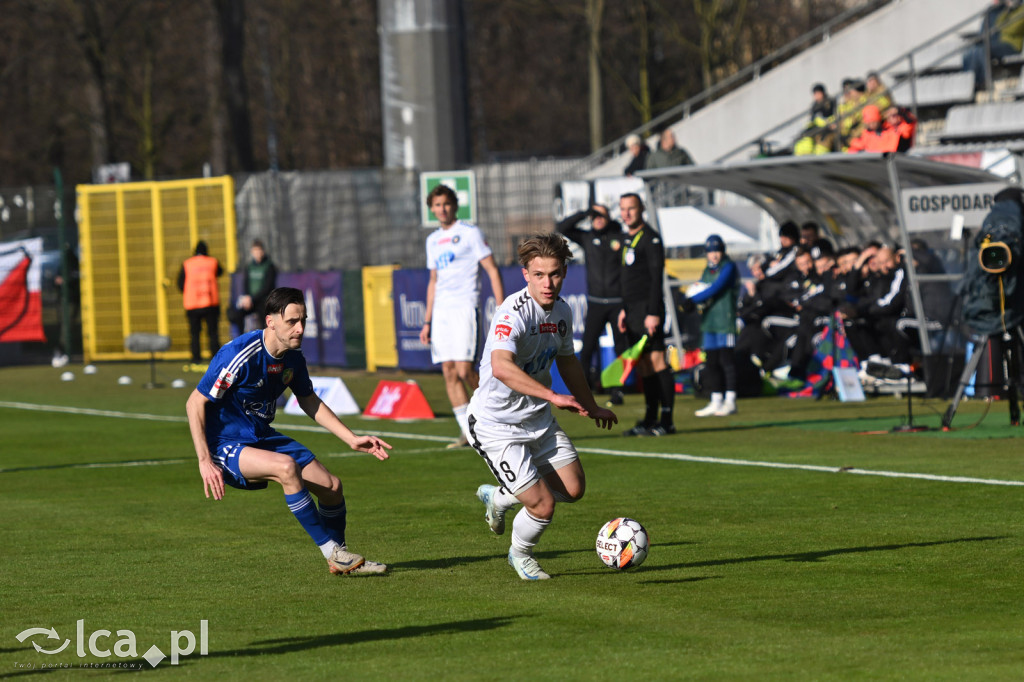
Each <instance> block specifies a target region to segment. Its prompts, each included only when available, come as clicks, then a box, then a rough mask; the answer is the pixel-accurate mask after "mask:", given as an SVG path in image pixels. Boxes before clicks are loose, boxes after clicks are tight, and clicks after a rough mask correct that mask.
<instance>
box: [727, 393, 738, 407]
mask: <svg viewBox="0 0 1024 682" xmlns="http://www.w3.org/2000/svg"><path fill="white" fill-rule="evenodd" d="M725 402H727V403H729V404H730V405H735V404H736V391H726V392H725Z"/></svg>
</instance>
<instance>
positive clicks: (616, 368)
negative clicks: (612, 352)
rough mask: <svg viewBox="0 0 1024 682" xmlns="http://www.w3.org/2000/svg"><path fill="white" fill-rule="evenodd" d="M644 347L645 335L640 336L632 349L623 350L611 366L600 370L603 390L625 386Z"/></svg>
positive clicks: (645, 342)
mask: <svg viewBox="0 0 1024 682" xmlns="http://www.w3.org/2000/svg"><path fill="white" fill-rule="evenodd" d="M645 345H647V334H644V335H643V336H641V337H640V340H639V341H637V342H636V344H635V345H634V346H633V347H632V348H627V349H626V350H624V351H623V352H622V355H620V356H619V357H617V358H615V361H614V362H612V364H610V365H608V366H607V367H605V368H604V369H603V370H601V385H602V386H604V387H605V388H615V387H617V386H622V385H623V384H625V383H626V379H628V378H629V375H630V373H631V372H632V371H633V368H634V367H635V366H636V361H637V358H639V357H640V354H641V353H643V352H644V346H645Z"/></svg>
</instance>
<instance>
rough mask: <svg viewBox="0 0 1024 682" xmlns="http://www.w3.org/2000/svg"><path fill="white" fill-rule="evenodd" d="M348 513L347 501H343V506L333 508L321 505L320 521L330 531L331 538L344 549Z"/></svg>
mask: <svg viewBox="0 0 1024 682" xmlns="http://www.w3.org/2000/svg"><path fill="white" fill-rule="evenodd" d="M347 511H348V510H347V509H346V508H345V500H342V501H341V504H338V505H335V506H333V507H330V506H327V505H326V504H321V505H320V519H321V520H322V521H323V524H324V525H325V526H326V527H327V530H328V531H330V533H331V538H333V539H334V541H335V542H337V543H338V544H339V545H341V546H342V547H344V546H345V521H346V516H347Z"/></svg>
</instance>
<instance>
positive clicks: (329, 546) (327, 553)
mask: <svg viewBox="0 0 1024 682" xmlns="http://www.w3.org/2000/svg"><path fill="white" fill-rule="evenodd" d="M337 546H338V543H337V542H335V541H334V540H329V541H328V542H325V543H324V544H322V545H320V551H321V552H323V553H324V558H325V559H330V558H331V553H332V552H334V548H335V547H337Z"/></svg>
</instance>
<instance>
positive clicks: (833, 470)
mask: <svg viewBox="0 0 1024 682" xmlns="http://www.w3.org/2000/svg"><path fill="white" fill-rule="evenodd" d="M577 450H579V451H580V452H592V453H594V454H599V455H615V456H617V457H647V458H655V459H678V460H681V461H684V462H701V463H704V464H728V465H732V466H746V467H764V468H767V469H800V470H802V471H819V472H822V473H826V474H853V475H855V476H884V477H887V478H917V479H921V480H924V481H942V482H944V483H980V484H983V485H1011V486H1012V485H1016V486H1024V481H1002V480H999V479H996V478H972V477H970V476H942V475H940V474H915V473H909V472H905V471H875V470H872V469H857V468H855V467H828V466H820V465H817V464H787V463H785V462H759V461H756V460H748V459H723V458H721V457H700V456H697V455H677V454H672V453H666V452H626V451H623V450H603V449H601V448H577Z"/></svg>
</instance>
